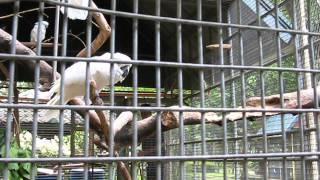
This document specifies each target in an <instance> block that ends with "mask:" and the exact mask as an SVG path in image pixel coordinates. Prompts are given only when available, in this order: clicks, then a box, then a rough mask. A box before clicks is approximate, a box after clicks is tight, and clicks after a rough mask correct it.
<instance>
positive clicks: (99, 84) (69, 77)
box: [44, 53, 132, 119]
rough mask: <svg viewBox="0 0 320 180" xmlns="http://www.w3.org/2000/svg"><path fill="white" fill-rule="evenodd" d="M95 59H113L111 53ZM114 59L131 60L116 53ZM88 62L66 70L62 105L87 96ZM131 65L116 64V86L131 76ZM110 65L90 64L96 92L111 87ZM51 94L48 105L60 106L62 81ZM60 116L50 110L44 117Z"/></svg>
mask: <svg viewBox="0 0 320 180" xmlns="http://www.w3.org/2000/svg"><path fill="white" fill-rule="evenodd" d="M93 58H94V59H104V60H106V62H108V61H107V60H109V59H111V54H110V53H105V54H103V55H101V56H95V57H93ZM113 59H116V60H124V61H128V60H131V58H130V57H128V56H127V55H125V54H121V53H114V55H113ZM86 65H87V63H86V62H77V63H75V64H73V65H72V66H70V67H68V68H67V69H66V70H65V75H64V77H65V79H64V84H63V85H64V98H63V101H62V104H63V105H64V104H66V103H67V102H68V101H69V100H71V99H73V98H75V97H79V96H81V97H83V96H84V95H85V89H86V88H85V85H86V82H85V80H86ZM131 66H132V65H131V64H125V63H123V64H120V63H114V66H113V67H114V73H113V78H114V84H116V83H118V82H122V81H123V80H124V79H125V78H126V77H127V75H128V74H129V71H130V68H131ZM110 68H111V64H110V63H104V62H92V63H90V74H89V81H90V80H94V81H95V82H96V90H97V91H98V92H100V91H101V89H102V88H103V87H104V86H111V85H113V84H111V82H110V77H111V74H110V72H111V71H110ZM49 94H52V96H51V100H50V101H49V102H48V103H47V105H58V104H59V102H60V96H61V92H60V79H58V80H57V81H56V82H55V83H54V85H53V86H52V88H51V89H50V91H49ZM58 115H59V110H49V111H48V112H47V114H46V115H45V116H44V117H46V118H48V119H52V118H57V117H58Z"/></svg>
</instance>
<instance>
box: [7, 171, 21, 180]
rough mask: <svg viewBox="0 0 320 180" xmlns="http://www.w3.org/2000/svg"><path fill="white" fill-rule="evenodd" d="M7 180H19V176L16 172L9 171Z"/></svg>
mask: <svg viewBox="0 0 320 180" xmlns="http://www.w3.org/2000/svg"><path fill="white" fill-rule="evenodd" d="M9 179H10V180H20V179H21V178H20V176H19V173H18V171H10V174H9Z"/></svg>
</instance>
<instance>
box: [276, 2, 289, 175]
mask: <svg viewBox="0 0 320 180" xmlns="http://www.w3.org/2000/svg"><path fill="white" fill-rule="evenodd" d="M274 6H275V23H276V28H279V7H278V0H275V1H274ZM276 44H277V45H276V46H277V58H278V66H279V67H282V55H281V39H280V33H279V32H276ZM279 91H280V92H279V93H280V100H281V102H280V104H281V105H280V107H281V108H284V97H283V92H284V85H283V72H281V71H280V72H279ZM281 132H282V152H286V151H287V136H286V129H285V122H284V114H281ZM287 174H288V173H287V159H286V157H283V160H282V178H283V179H287Z"/></svg>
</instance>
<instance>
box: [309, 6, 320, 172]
mask: <svg viewBox="0 0 320 180" xmlns="http://www.w3.org/2000/svg"><path fill="white" fill-rule="evenodd" d="M311 8H312V5H311V1H307V19H308V24H307V26H308V31H312V24H311V23H312V22H313V21H312V15H311ZM308 44H309V56H310V57H309V58H310V64H311V69H316V68H317V65H316V59H315V49H314V37H313V36H310V35H309V36H308ZM316 76H317V74H316V73H312V76H311V81H312V87H313V88H314V91H313V93H314V95H313V96H314V108H315V109H318V108H319V99H318V93H319V92H318V90H317V77H316ZM313 118H314V119H315V121H314V122H315V127H316V135H315V136H316V143H317V151H320V129H319V121H318V118H319V113H317V112H315V113H313ZM317 169H318V171H317V173H318V174H317V176H315V177H318V178H319V175H320V158H318V161H317Z"/></svg>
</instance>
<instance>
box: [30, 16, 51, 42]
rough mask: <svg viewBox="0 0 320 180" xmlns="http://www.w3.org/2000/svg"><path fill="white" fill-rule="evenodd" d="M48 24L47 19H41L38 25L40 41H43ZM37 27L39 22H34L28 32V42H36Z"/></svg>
mask: <svg viewBox="0 0 320 180" xmlns="http://www.w3.org/2000/svg"><path fill="white" fill-rule="evenodd" d="M48 26H49V23H48V22H47V21H42V23H41V27H40V36H39V37H40V41H43V40H44V38H45V37H46V30H47V28H48ZM38 27H39V22H36V23H34V26H33V28H32V30H31V33H30V42H37V40H38Z"/></svg>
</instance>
